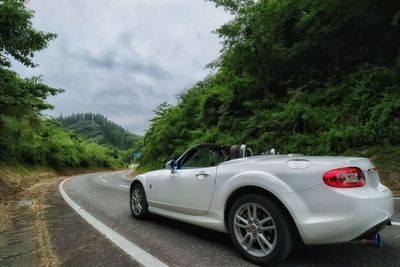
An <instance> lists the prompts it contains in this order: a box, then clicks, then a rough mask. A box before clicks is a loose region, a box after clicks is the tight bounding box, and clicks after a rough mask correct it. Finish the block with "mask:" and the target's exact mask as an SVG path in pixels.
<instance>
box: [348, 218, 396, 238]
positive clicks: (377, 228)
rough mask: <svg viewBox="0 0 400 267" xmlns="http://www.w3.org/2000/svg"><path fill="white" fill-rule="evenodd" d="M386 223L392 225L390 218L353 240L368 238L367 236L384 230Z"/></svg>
mask: <svg viewBox="0 0 400 267" xmlns="http://www.w3.org/2000/svg"><path fill="white" fill-rule="evenodd" d="M386 225H391V221H390V219H387V220H385V221H383V222H381V223H379V224H377V225H375V226H374V227H372V228H371V229H369V230H368V231H366V232H365V233H363V234H361V235H360V236H358V237H356V238H354V239H353V240H362V239H367V238H369V237H371V236H372V235H374V234H376V233H379V232H380V231H382V230H383V229H384V228H385V227H386Z"/></svg>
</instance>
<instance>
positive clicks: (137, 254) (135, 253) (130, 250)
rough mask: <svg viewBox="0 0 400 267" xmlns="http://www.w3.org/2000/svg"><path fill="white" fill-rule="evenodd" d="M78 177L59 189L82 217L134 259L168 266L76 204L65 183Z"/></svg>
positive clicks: (145, 263) (149, 263)
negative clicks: (66, 189) (68, 193)
mask: <svg viewBox="0 0 400 267" xmlns="http://www.w3.org/2000/svg"><path fill="white" fill-rule="evenodd" d="M73 178H76V177H72V178H69V179H67V180H64V181H63V182H62V183H60V185H59V190H60V193H61V195H62V197H63V198H64V200H65V201H66V202H67V203H68V205H70V206H71V207H72V208H73V209H74V210H75V211H76V212H77V213H78V214H79V215H80V216H81V217H82V218H84V219H85V220H86V221H87V222H88V223H90V224H91V225H92V226H93V227H94V228H96V230H97V231H99V232H100V233H102V234H103V235H105V236H106V237H107V238H108V239H110V240H111V241H112V242H113V243H114V244H116V245H117V246H118V247H120V248H121V249H122V250H123V251H124V252H125V253H127V254H128V255H129V256H131V257H132V258H133V259H134V260H136V261H138V262H139V263H141V264H142V265H144V266H160V267H167V266H168V265H166V264H165V263H163V262H162V261H160V260H159V259H157V258H156V257H154V256H153V255H151V254H149V253H147V252H146V251H144V250H142V249H141V248H139V247H138V246H136V245H135V244H133V243H132V242H131V241H129V240H127V239H126V238H124V237H123V236H121V235H120V234H118V233H117V232H115V231H114V230H112V229H111V228H109V227H108V226H106V225H105V224H103V223H102V222H100V221H99V220H97V219H96V218H94V217H93V216H92V215H90V214H89V213H88V212H86V211H85V210H84V209H83V208H81V207H80V206H79V205H78V204H76V203H75V202H74V201H73V200H72V199H71V198H70V197H69V196H68V195H67V193H66V192H65V191H64V188H63V185H64V183H65V182H66V181H68V180H70V179H73Z"/></svg>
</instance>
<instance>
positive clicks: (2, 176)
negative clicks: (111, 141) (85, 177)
mask: <svg viewBox="0 0 400 267" xmlns="http://www.w3.org/2000/svg"><path fill="white" fill-rule="evenodd" d="M101 170H102V169H100V168H97V169H94V168H92V169H83V168H80V169H78V168H64V169H57V170H56V169H52V168H49V167H37V166H23V165H17V166H1V167H0V266H28V265H29V266H57V265H59V260H58V257H57V254H56V253H55V249H54V248H53V245H52V242H51V236H50V233H49V230H48V229H49V227H48V222H47V218H46V217H45V212H46V210H47V207H48V203H47V202H46V196H47V191H48V189H49V187H50V186H51V185H53V184H58V183H59V182H60V181H61V180H63V179H65V177H68V176H72V175H76V174H82V173H88V172H96V171H101ZM103 170H104V169H103Z"/></svg>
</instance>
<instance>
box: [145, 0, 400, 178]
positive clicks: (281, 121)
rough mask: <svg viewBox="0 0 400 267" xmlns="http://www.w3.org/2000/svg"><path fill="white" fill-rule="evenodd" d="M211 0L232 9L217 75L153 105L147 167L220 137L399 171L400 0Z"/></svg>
mask: <svg viewBox="0 0 400 267" xmlns="http://www.w3.org/2000/svg"><path fill="white" fill-rule="evenodd" d="M211 1H213V2H215V3H216V4H217V5H218V6H221V7H222V8H225V9H226V10H227V12H230V13H231V14H232V15H233V19H232V20H231V21H229V22H228V23H226V24H225V25H222V26H221V27H220V28H219V29H217V30H216V32H217V34H218V35H219V36H220V38H221V41H222V43H223V49H222V51H221V54H220V57H219V58H218V59H217V60H216V61H215V62H212V63H211V64H210V66H211V67H214V68H215V72H214V74H213V75H211V76H209V77H207V78H206V79H204V80H203V81H199V82H198V83H197V84H196V85H195V86H194V87H193V88H191V89H189V90H187V91H186V92H184V93H182V94H181V95H180V97H179V99H178V103H177V105H175V106H168V105H165V104H162V105H160V106H159V107H158V108H157V109H156V110H155V118H154V119H153V120H152V124H151V126H150V128H149V129H148V130H147V133H146V135H145V138H144V142H143V146H142V151H143V155H144V156H143V159H142V160H141V164H142V165H141V166H142V168H144V169H151V168H157V167H159V166H160V165H161V164H162V163H163V162H165V161H167V160H169V159H170V158H171V157H172V156H176V155H178V154H180V153H182V152H183V151H184V150H185V149H186V148H187V147H188V146H189V145H193V144H196V143H201V142H218V143H223V144H226V145H231V144H241V143H246V144H249V145H250V146H251V147H252V148H253V150H256V151H259V152H260V151H265V150H266V149H269V148H271V147H274V148H277V149H278V151H280V152H281V153H303V154H314V155H337V154H350V155H360V156H367V157H371V158H372V159H373V160H374V161H375V162H376V163H378V164H377V165H378V167H381V168H380V169H383V170H392V171H393V172H394V173H397V174H394V175H398V174H399V173H400V169H399V167H398V166H400V156H399V155H400V134H399V133H400V79H399V77H400V75H399V71H400V68H399V66H400V61H399V58H400V57H399V51H400V1H393V0H390V1H389V0H362V1H361V0H360V1H343V0H332V1H315V0H299V1H289V0H281V1H266V0H265V1H263V0H260V1H250V0H249V1H246V0H241V1H227V0H211ZM154 163H157V164H158V165H155V164H154ZM382 176H383V177H386V178H385V179H389V178H388V177H389V176H390V174H389V175H382ZM394 177H395V176H393V179H395V178H394ZM396 179H398V177H397V176H396Z"/></svg>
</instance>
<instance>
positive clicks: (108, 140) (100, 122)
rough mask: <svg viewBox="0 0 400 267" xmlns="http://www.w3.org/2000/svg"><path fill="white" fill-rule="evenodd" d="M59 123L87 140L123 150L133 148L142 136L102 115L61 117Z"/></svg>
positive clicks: (88, 114)
mask: <svg viewBox="0 0 400 267" xmlns="http://www.w3.org/2000/svg"><path fill="white" fill-rule="evenodd" d="M57 121H58V122H60V123H61V124H62V125H63V126H64V127H65V128H67V129H69V130H71V131H72V132H74V133H77V134H79V135H81V136H84V137H86V138H87V139H90V140H93V141H95V142H97V143H99V144H105V145H111V146H113V147H116V148H118V149H121V150H127V149H129V148H131V147H132V146H133V145H134V144H135V142H137V141H138V140H139V139H140V136H138V135H135V134H132V133H130V132H129V131H127V130H126V129H124V128H122V127H121V126H119V125H118V124H116V123H114V122H112V121H110V120H108V119H107V118H106V117H105V116H103V115H101V114H94V113H76V114H71V115H69V116H59V117H58V118H57Z"/></svg>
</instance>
